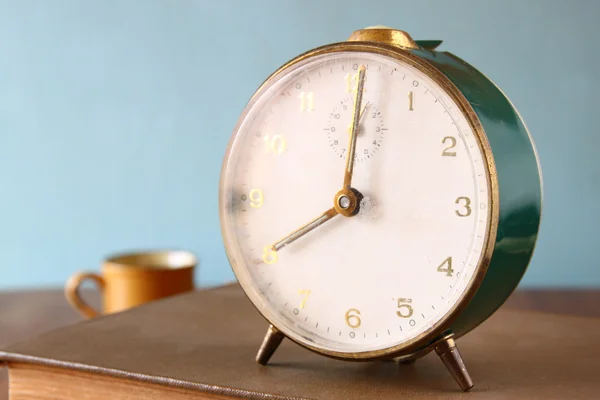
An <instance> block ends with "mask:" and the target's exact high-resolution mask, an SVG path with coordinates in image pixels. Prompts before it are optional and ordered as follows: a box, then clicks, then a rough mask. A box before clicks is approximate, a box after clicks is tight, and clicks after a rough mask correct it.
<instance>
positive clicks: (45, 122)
mask: <svg viewBox="0 0 600 400" xmlns="http://www.w3.org/2000/svg"><path fill="white" fill-rule="evenodd" d="M599 17H600V3H598V2H595V1H593V0H589V1H585V0H579V1H566V0H565V1H551V0H527V1H522V0H521V1H518V0H503V1H480V0H471V1H467V0H455V1H413V0H411V1H399V0H379V1H378V0H370V1H368V2H365V1H353V0H352V1H350V0H348V1H344V2H341V1H332V0H331V1H308V0H303V1H294V2H292V1H271V2H267V1H225V0H221V1H210V2H208V1H206V2H204V1H183V0H180V1H169V0H162V1H159V0H146V1H131V0H129V1H127V0H118V1H116V0H103V1H100V0H96V1H63V0H53V1H42V0H39V1H32V0H20V1H17V0H15V1H5V0H0V288H4V289H6V288H15V287H29V286H50V285H62V284H63V282H64V281H65V280H66V279H67V277H68V276H69V275H70V274H71V273H73V272H74V271H76V270H78V269H95V268H97V266H98V264H99V263H100V261H101V259H102V257H103V256H104V255H106V254H108V253H111V252H113V251H119V250H126V249H147V248H156V247H159V248H164V247H177V248H186V249H190V250H192V251H194V252H195V253H197V254H198V255H199V256H200V258H201V260H202V261H201V262H202V266H201V270H200V274H199V276H198V278H199V282H200V283H202V284H207V285H212V284H217V283H220V282H224V281H227V280H231V279H233V274H232V273H231V271H230V268H229V265H228V263H227V259H226V256H225V253H224V250H223V246H222V241H221V235H220V229H219V220H218V212H217V187H218V179H219V171H220V165H221V158H222V156H223V153H224V151H225V148H226V145H227V141H228V139H229V135H230V133H231V131H232V129H233V127H234V125H235V122H236V119H237V117H238V115H239V113H240V112H241V110H242V108H243V106H244V105H245V102H246V101H247V100H248V98H249V97H250V96H251V94H252V93H253V91H254V90H255V89H256V87H257V86H258V85H259V84H260V83H261V81H262V80H263V79H264V78H266V76H267V75H268V74H270V73H271V72H272V71H273V70H274V69H276V68H277V67H278V66H279V65H280V64H282V63H284V62H285V61H287V60H288V59H289V58H291V57H293V56H295V55H297V54H298V53H300V52H303V51H305V50H308V49H310V48H312V47H315V46H318V45H321V44H325V43H328V42H334V41H341V40H344V39H346V38H347V36H348V35H349V34H350V32H351V31H353V30H355V29H359V28H361V27H365V26H369V25H375V24H384V25H388V26H393V27H397V28H401V29H404V30H407V31H409V32H410V33H411V34H412V35H413V37H415V38H416V39H444V41H445V43H444V44H443V47H442V48H443V49H446V50H449V51H452V52H454V53H455V54H457V55H459V56H460V57H462V58H464V59H466V60H467V61H469V62H470V63H472V64H473V65H475V66H476V67H478V68H479V69H481V70H482V71H483V72H484V73H485V74H487V75H488V76H489V77H490V78H491V79H492V80H494V81H495V82H496V83H497V84H498V85H499V86H500V87H501V88H502V89H503V90H504V91H505V92H506V93H507V94H508V96H509V97H510V98H511V99H512V100H513V102H514V103H515V105H516V106H517V108H519V110H520V111H521V113H522V115H523V117H524V119H525V121H526V122H527V124H528V126H529V129H530V130H531V132H532V135H533V137H534V139H535V140H536V143H537V147H538V151H539V154H540V158H541V163H542V167H543V170H544V181H545V182H544V183H545V188H544V189H545V190H544V192H545V193H544V194H545V204H544V211H543V219H542V227H541V233H540V238H539V242H538V247H537V250H536V253H535V255H534V258H533V261H532V264H531V266H530V269H529V271H528V273H527V274H526V276H525V278H524V280H523V283H522V285H524V286H600V268H599V265H598V261H597V260H598V256H597V254H596V253H597V248H598V237H599V235H598V227H599V226H600V216H599V215H600V214H599V212H598V204H599V200H600V197H599V195H600V163H599V162H598V160H597V155H598V149H599V148H600V134H599V132H598V128H597V126H598V124H597V120H598V117H597V116H598V112H599V111H598V110H599V109H600V107H599V106H600V103H599V100H598V98H599V97H598V93H599V90H600V79H598V74H599V72H600V56H599V54H600V53H599V52H598V49H597V46H598V44H599V43H600V29H599V28H598V20H599Z"/></svg>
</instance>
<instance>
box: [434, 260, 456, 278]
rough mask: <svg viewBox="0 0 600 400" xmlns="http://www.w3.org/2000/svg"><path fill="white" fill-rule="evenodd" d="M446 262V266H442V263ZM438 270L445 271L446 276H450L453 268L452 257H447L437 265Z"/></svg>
mask: <svg viewBox="0 0 600 400" xmlns="http://www.w3.org/2000/svg"><path fill="white" fill-rule="evenodd" d="M446 264H448V268H444V265H446ZM437 270H438V272H445V273H446V276H452V273H453V272H454V270H453V269H452V257H448V258H446V259H445V260H444V262H442V263H441V264H440V265H439V266H438V267H437Z"/></svg>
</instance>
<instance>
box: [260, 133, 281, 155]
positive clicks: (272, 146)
mask: <svg viewBox="0 0 600 400" xmlns="http://www.w3.org/2000/svg"><path fill="white" fill-rule="evenodd" d="M263 140H264V141H265V149H266V151H267V154H268V153H270V152H273V153H275V154H281V153H283V152H284V151H285V149H286V147H287V143H286V141H285V138H284V137H283V136H282V135H273V136H272V137H271V136H269V135H266V136H265V137H264V138H263Z"/></svg>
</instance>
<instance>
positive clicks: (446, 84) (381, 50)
mask: <svg viewBox="0 0 600 400" xmlns="http://www.w3.org/2000/svg"><path fill="white" fill-rule="evenodd" d="M340 52H367V53H376V54H380V55H383V56H387V57H390V58H392V59H395V60H397V61H399V62H403V63H406V64H408V65H410V66H412V67H414V68H416V69H418V70H419V71H421V72H422V73H424V74H426V75H427V76H428V77H429V78H430V79H432V80H433V81H434V82H435V83H437V84H438V85H439V86H440V87H441V88H442V89H443V90H444V92H445V93H446V94H447V95H448V96H449V97H450V98H451V99H452V100H453V101H454V102H455V103H456V104H457V105H458V106H459V108H460V111H461V113H462V114H463V115H464V117H465V119H466V120H467V122H468V123H469V125H470V126H471V129H472V130H473V132H475V135H476V137H477V143H478V145H479V148H480V151H481V153H482V154H483V156H484V158H485V160H486V162H485V169H486V172H487V181H488V187H489V188H490V190H489V193H488V204H489V207H488V210H487V211H488V217H489V221H490V223H489V227H488V230H487V232H486V236H485V238H484V243H485V244H484V251H483V253H482V255H481V257H480V259H479V263H478V265H477V267H476V269H475V273H474V274H473V277H472V278H471V281H470V282H469V283H468V285H467V289H466V290H465V291H464V293H463V294H462V296H461V297H460V298H459V299H458V301H456V303H455V304H454V306H453V307H452V308H451V309H450V311H449V312H448V313H446V315H444V316H443V317H442V318H441V319H439V320H438V321H437V322H436V323H435V324H434V325H433V326H432V327H431V328H429V329H427V330H426V331H424V332H422V333H421V334H419V335H417V336H415V337H414V338H412V339H410V340H408V341H406V342H404V343H401V344H398V345H396V346H392V347H387V348H383V349H379V350H372V351H362V352H340V351H331V350H326V349H322V348H319V347H316V346H311V345H310V344H308V343H305V342H302V341H300V340H297V339H296V338H294V337H293V335H294V334H297V333H294V332H289V331H288V329H286V328H283V329H282V328H281V327H279V326H278V325H277V324H275V323H273V321H275V320H276V319H275V318H273V315H271V313H270V311H269V310H268V309H265V310H261V309H260V308H259V306H258V305H257V303H260V301H257V302H255V301H254V300H253V299H252V297H251V295H250V294H249V293H251V292H253V287H254V286H253V285H252V283H251V282H248V281H246V280H245V279H240V278H242V277H243V275H244V274H240V273H238V270H239V269H240V267H239V266H238V265H237V264H236V263H235V262H234V261H232V260H234V258H233V257H231V250H230V249H229V247H228V246H229V243H232V242H233V241H232V240H230V238H229V236H228V233H227V229H226V228H225V226H224V225H225V224H224V223H223V222H224V221H225V217H224V215H223V213H224V209H225V207H223V201H224V200H225V199H224V193H223V184H224V179H225V169H226V167H227V162H228V160H229V157H230V154H231V149H232V146H233V143H234V140H235V135H232V137H231V139H230V142H229V145H228V147H227V150H226V153H225V157H224V160H223V165H222V169H221V179H220V183H219V204H220V209H219V214H220V220H221V233H222V236H223V240H224V243H225V250H226V253H227V256H228V258H229V261H230V264H231V266H232V269H233V272H234V274H235V275H236V278H237V279H238V282H239V283H240V285H241V286H242V288H243V289H244V292H245V294H246V296H247V297H248V298H249V300H250V301H251V302H252V304H253V305H254V307H255V308H256V309H257V310H258V312H259V313H260V314H261V315H262V316H263V317H264V318H265V319H266V320H267V322H269V323H270V324H271V325H272V326H274V327H275V328H277V329H278V330H280V331H281V332H282V333H283V334H284V335H285V336H286V337H288V338H289V339H291V340H292V341H294V342H295V343H297V344H299V345H300V346H302V347H304V348H306V349H308V350H311V351H313V352H315V353H318V354H321V355H325V356H328V357H331V358H336V359H341V360H353V361H369V360H375V359H387V358H395V357H403V356H407V355H411V354H413V353H415V352H417V351H418V352H419V353H423V350H424V349H425V348H428V347H431V346H432V345H433V344H434V343H435V342H436V340H437V339H439V338H441V337H442V336H443V334H444V332H445V331H447V330H448V329H449V327H450V326H451V324H452V322H453V321H454V320H455V319H456V318H457V317H458V315H459V314H460V313H461V312H462V311H464V309H465V308H466V307H467V305H468V304H469V302H470V301H471V299H472V298H473V296H474V295H475V293H476V292H477V289H478V288H479V286H480V285H481V282H482V281H483V278H484V277H485V275H486V272H487V269H488V266H489V263H490V261H491V257H492V254H493V252H494V247H495V242H496V234H497V230H498V220H499V212H500V207H499V190H498V177H497V174H496V165H495V162H494V158H493V155H492V149H491V146H490V143H489V141H488V139H487V136H486V134H485V131H484V129H483V126H482V124H481V122H480V120H479V118H478V117H477V114H476V113H475V111H474V110H473V108H472V107H471V105H470V104H469V102H468V100H467V99H466V98H465V96H464V95H463V94H462V93H461V91H460V90H459V89H458V88H457V87H456V86H455V85H454V84H453V83H452V82H451V81H450V80H449V79H448V78H447V77H446V76H445V75H444V74H443V73H442V72H440V71H439V70H438V69H437V68H435V67H434V66H433V65H431V64H430V63H429V62H428V61H426V60H424V59H423V58H420V57H418V56H417V55H415V54H413V53H411V52H410V51H408V50H404V49H402V48H399V47H395V46H391V45H386V44H380V43H375V42H356V41H353V42H340V43H333V44H328V45H325V46H321V47H317V48H315V49H312V50H309V51H308V52H305V53H303V54H301V55H299V56H297V57H295V58H293V59H292V60H290V61H288V62H287V63H286V64H284V65H283V66H281V67H280V68H279V69H277V70H276V71H275V72H274V73H273V74H271V76H269V77H268V78H267V79H266V80H265V81H264V82H263V83H262V85H261V86H260V87H259V88H258V89H257V90H256V92H255V94H254V95H253V96H252V98H251V99H250V101H249V103H252V102H253V101H254V100H256V97H257V95H258V94H259V93H261V92H262V91H263V89H264V87H265V86H267V85H271V84H272V83H273V82H274V81H276V80H277V79H279V77H280V75H281V74H282V72H283V71H285V70H286V69H287V68H289V67H291V66H293V65H295V64H296V63H299V62H302V61H304V60H307V59H309V58H312V57H316V56H320V55H324V54H332V53H340ZM238 127H239V123H238V125H237V126H236V128H235V130H234V133H235V132H237V130H238ZM243 268H246V267H245V266H244V267H243ZM247 269H248V268H247Z"/></svg>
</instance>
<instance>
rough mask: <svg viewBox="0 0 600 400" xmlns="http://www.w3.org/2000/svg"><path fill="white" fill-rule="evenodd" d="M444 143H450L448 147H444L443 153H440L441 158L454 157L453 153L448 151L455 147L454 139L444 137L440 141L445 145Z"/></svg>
mask: <svg viewBox="0 0 600 400" xmlns="http://www.w3.org/2000/svg"><path fill="white" fill-rule="evenodd" d="M446 141H450V146H448V147H446V148H445V149H444V151H442V156H444V157H456V152H455V151H448V150H450V149H453V148H455V147H456V138H455V137H453V136H446V137H445V138H443V139H442V144H446Z"/></svg>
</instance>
